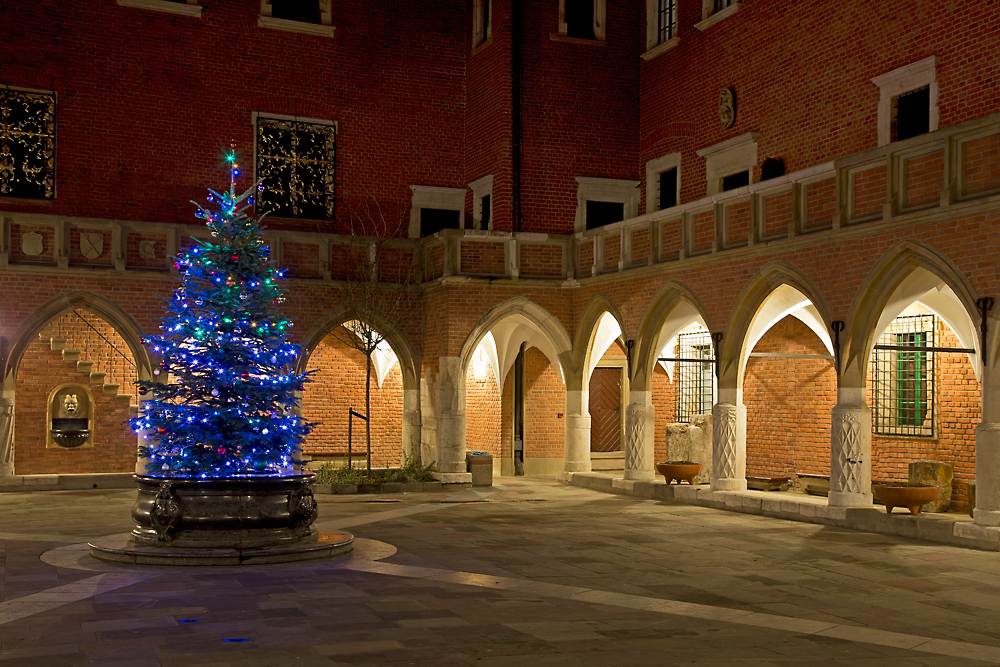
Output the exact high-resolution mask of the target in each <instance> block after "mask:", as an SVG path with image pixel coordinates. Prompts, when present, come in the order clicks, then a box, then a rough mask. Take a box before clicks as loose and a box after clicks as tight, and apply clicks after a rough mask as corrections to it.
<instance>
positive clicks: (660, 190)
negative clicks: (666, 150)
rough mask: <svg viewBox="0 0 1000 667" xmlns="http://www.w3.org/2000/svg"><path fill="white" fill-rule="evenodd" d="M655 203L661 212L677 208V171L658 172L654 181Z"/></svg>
mask: <svg viewBox="0 0 1000 667" xmlns="http://www.w3.org/2000/svg"><path fill="white" fill-rule="evenodd" d="M656 201H657V204H658V206H657V208H658V210H661V211H662V210H663V209H665V208H671V207H672V206H677V169H668V170H667V171H663V172H660V175H659V177H658V178H657V179H656Z"/></svg>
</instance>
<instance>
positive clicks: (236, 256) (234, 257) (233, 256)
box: [229, 255, 240, 262]
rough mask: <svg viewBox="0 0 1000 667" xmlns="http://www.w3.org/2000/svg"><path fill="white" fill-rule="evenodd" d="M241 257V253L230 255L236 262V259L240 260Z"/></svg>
mask: <svg viewBox="0 0 1000 667" xmlns="http://www.w3.org/2000/svg"><path fill="white" fill-rule="evenodd" d="M239 258H240V256H239V255H230V256H229V259H231V260H233V261H234V262H235V261H236V260H238V259H239Z"/></svg>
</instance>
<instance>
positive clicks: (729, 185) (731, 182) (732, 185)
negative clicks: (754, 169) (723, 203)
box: [722, 171, 750, 192]
mask: <svg viewBox="0 0 1000 667" xmlns="http://www.w3.org/2000/svg"><path fill="white" fill-rule="evenodd" d="M744 185H750V172H749V171H740V172H737V173H735V174H730V175H729V176H723V177H722V191H723V192H725V191H727V190H735V189H736V188H742V187H743V186H744Z"/></svg>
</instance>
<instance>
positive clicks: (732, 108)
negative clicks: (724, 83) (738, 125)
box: [719, 88, 736, 128]
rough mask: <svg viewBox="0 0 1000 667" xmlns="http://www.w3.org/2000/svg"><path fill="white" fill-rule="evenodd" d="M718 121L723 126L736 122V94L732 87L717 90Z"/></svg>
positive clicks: (729, 125)
mask: <svg viewBox="0 0 1000 667" xmlns="http://www.w3.org/2000/svg"><path fill="white" fill-rule="evenodd" d="M719 121H720V122H721V123H722V127H723V128H727V127H732V126H733V123H735V122H736V96H735V95H734V94H733V89H732V88H723V89H722V90H720V91H719Z"/></svg>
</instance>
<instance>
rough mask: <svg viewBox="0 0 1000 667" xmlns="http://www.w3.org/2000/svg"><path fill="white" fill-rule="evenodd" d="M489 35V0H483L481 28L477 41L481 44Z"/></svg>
mask: <svg viewBox="0 0 1000 667" xmlns="http://www.w3.org/2000/svg"><path fill="white" fill-rule="evenodd" d="M489 35H490V0H483V30H482V32H481V33H480V35H479V43H480V44H482V43H483V42H485V41H486V38H487V37H489Z"/></svg>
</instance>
